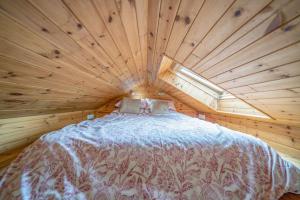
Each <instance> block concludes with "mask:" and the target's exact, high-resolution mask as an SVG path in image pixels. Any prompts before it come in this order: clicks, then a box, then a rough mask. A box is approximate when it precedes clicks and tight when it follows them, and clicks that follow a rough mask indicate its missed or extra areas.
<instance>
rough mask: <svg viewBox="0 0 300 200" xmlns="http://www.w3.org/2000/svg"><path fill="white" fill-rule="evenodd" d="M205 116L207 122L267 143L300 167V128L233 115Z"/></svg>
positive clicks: (208, 114)
mask: <svg viewBox="0 0 300 200" xmlns="http://www.w3.org/2000/svg"><path fill="white" fill-rule="evenodd" d="M205 115H206V119H207V121H211V122H214V123H218V124H220V125H221V126H225V127H228V128H230V129H233V130H237V131H240V132H243V133H247V134H250V135H253V136H255V137H257V138H259V139H261V140H263V141H265V142H267V143H268V144H269V145H270V146H271V147H273V148H274V149H276V150H277V151H278V152H279V153H280V154H281V155H283V156H284V157H286V158H287V159H288V160H291V161H292V162H294V163H295V164H297V165H298V166H300V135H299V132H300V126H292V125H284V124H278V123H272V122H269V121H261V120H258V119H257V120H255V119H247V118H246V117H237V116H232V115H222V114H211V113H205Z"/></svg>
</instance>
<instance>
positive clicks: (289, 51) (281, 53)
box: [210, 43, 300, 84]
mask: <svg viewBox="0 0 300 200" xmlns="http://www.w3.org/2000/svg"><path fill="white" fill-rule="evenodd" d="M299 48H300V43H296V44H294V45H291V46H288V47H286V48H283V49H280V50H278V51H276V52H274V53H272V54H269V55H267V56H264V57H262V58H260V59H257V60H254V61H252V62H249V63H247V64H245V65H242V66H240V67H237V68H234V69H232V70H229V71H227V72H224V73H222V74H220V75H217V76H215V77H214V78H212V79H210V80H211V81H212V82H214V83H216V84H219V83H223V82H225V81H230V80H233V79H236V78H239V77H244V76H247V75H249V74H254V73H257V72H261V71H264V70H267V69H271V68H275V67H278V66H281V65H284V64H289V63H293V62H297V61H299V60H300V55H299Z"/></svg>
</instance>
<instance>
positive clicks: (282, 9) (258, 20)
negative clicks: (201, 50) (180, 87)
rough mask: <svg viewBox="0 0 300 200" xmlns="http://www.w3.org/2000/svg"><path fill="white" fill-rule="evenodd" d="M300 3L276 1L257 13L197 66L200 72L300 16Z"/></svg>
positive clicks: (295, 1) (295, 0)
mask: <svg viewBox="0 0 300 200" xmlns="http://www.w3.org/2000/svg"><path fill="white" fill-rule="evenodd" d="M298 8H299V1H297V0H294V1H283V0H275V1H272V2H271V3H270V4H269V5H268V6H266V7H265V8H264V9H263V10H262V11H260V12H259V13H257V15H255V16H254V17H253V18H252V19H251V20H249V22H247V23H246V24H244V25H243V26H242V27H241V28H240V29H238V30H237V31H236V32H235V33H234V34H232V35H231V36H230V37H229V38H228V39H226V40H225V41H224V42H223V43H222V44H220V45H219V46H218V47H217V48H216V49H214V50H213V51H211V52H210V53H209V55H207V56H206V57H205V58H204V59H202V60H201V61H200V62H199V63H198V64H197V65H196V66H194V67H193V69H194V70H195V69H196V68H198V69H197V70H198V72H203V71H205V70H207V69H208V68H210V67H212V66H214V65H215V64H217V63H218V62H221V61H222V60H224V59H226V58H227V57H229V56H231V55H233V54H234V53H236V52H238V51H239V50H241V49H242V48H245V47H246V46H248V45H250V44H251V43H253V42H255V41H256V40H258V39H260V38H261V37H264V36H265V35H266V34H268V33H270V32H272V31H273V30H275V29H276V28H278V27H279V26H281V25H282V24H284V23H286V22H288V21H290V20H291V19H293V18H294V17H295V16H297V15H299V12H298V10H299V9H298Z"/></svg>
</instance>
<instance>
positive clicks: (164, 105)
mask: <svg viewBox="0 0 300 200" xmlns="http://www.w3.org/2000/svg"><path fill="white" fill-rule="evenodd" d="M150 111H151V113H152V114H166V113H169V112H170V110H169V103H168V102H167V101H160V100H153V101H152V102H151V105H150Z"/></svg>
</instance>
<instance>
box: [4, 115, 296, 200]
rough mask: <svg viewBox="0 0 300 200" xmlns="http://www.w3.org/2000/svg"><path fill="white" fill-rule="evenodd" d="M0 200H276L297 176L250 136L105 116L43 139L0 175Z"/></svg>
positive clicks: (174, 120)
mask: <svg viewBox="0 0 300 200" xmlns="http://www.w3.org/2000/svg"><path fill="white" fill-rule="evenodd" d="M1 177H2V178H1V181H0V199H97V200H98V199H100V200H111V199H112V200H114V199H116V200H117V199H118V200H127V199H138V200H140V199H149V200H150V199H152V200H154V199H156V200H168V199H178V200H185V199H195V200H198V199H213V200H217V199H230V200H234V199H278V198H279V197H280V196H282V195H283V193H286V192H295V193H299V192H300V182H299V181H300V170H299V169H298V168H296V167H295V166H294V165H292V164H290V163H289V162H287V161H285V160H283V159H282V158H281V157H280V156H279V155H278V154H277V153H276V152H275V151H274V150H273V149H272V148H270V147H269V146H268V145H267V144H266V143H264V142H263V141H261V140H259V139H256V138H255V137H252V136H249V135H246V134H243V133H240V132H236V131H232V130H230V129H227V128H224V127H221V126H219V125H217V124H212V123H209V122H205V121H202V120H199V119H196V118H191V117H188V116H185V115H182V114H179V113H176V112H174V113H171V114H167V115H156V116H153V115H152V116H151V115H133V114H118V113H112V114H110V115H108V116H106V117H104V118H99V119H95V120H93V121H84V122H81V123H79V124H74V125H69V126H67V127H65V128H63V129H61V130H58V131H55V132H51V133H48V134H46V135H44V136H42V137H41V138H40V139H39V140H37V141H36V142H35V143H33V144H32V145H31V146H29V147H28V148H26V149H25V151H23V153H21V154H20V155H19V156H18V158H17V159H16V160H15V161H14V162H13V163H12V164H11V165H10V166H9V167H8V169H7V170H6V171H5V172H4V174H2V176H1Z"/></svg>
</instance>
